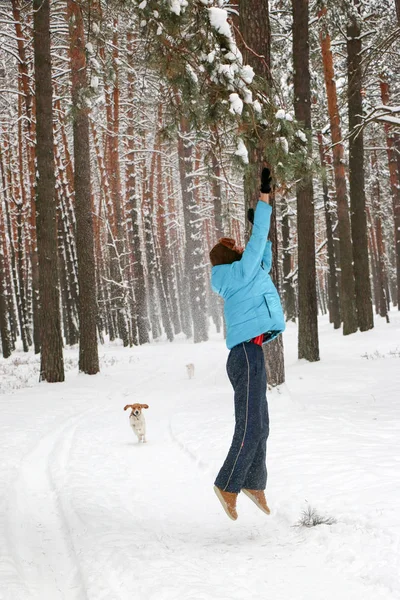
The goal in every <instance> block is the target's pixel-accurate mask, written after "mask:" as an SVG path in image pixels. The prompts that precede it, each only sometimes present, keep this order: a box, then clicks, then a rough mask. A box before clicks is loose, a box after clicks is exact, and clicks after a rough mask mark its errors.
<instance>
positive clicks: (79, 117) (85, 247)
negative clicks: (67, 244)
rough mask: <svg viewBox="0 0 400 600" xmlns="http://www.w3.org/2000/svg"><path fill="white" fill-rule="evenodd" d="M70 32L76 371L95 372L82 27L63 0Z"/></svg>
mask: <svg viewBox="0 0 400 600" xmlns="http://www.w3.org/2000/svg"><path fill="white" fill-rule="evenodd" d="M67 18H68V25H69V35H70V59H71V83H72V86H71V97H72V115H73V134H74V187H75V215H76V251H77V260H78V285H79V370H80V371H83V372H84V373H87V374H88V375H94V374H95V373H98V371H99V356H98V350H97V334H96V322H97V300H96V264H95V259H94V234H93V216H92V210H93V209H92V199H91V182H90V147H89V109H88V106H87V102H85V93H87V76H86V54H85V30H84V24H83V15H82V8H81V6H80V5H79V4H78V2H76V0H67Z"/></svg>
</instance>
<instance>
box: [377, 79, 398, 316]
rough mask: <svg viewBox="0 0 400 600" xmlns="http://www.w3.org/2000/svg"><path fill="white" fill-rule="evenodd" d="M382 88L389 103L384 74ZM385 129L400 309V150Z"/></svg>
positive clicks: (388, 129)
mask: <svg viewBox="0 0 400 600" xmlns="http://www.w3.org/2000/svg"><path fill="white" fill-rule="evenodd" d="M380 88H381V98H382V103H383V104H389V83H388V81H387V80H386V78H385V77H383V76H381V80H380ZM384 129H385V134H386V151H387V157H388V162H389V175H390V189H391V192H392V202H393V217H394V243H395V254H396V281H397V308H398V310H400V150H399V149H397V151H396V143H395V140H396V138H395V134H394V131H393V129H392V128H391V126H390V125H389V123H385V124H384ZM396 154H397V156H396Z"/></svg>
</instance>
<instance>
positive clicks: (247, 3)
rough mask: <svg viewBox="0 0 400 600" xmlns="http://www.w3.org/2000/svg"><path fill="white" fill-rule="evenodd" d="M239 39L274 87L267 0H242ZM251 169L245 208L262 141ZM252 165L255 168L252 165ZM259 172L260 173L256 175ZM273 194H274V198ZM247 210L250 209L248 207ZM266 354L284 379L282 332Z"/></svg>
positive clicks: (277, 377)
mask: <svg viewBox="0 0 400 600" xmlns="http://www.w3.org/2000/svg"><path fill="white" fill-rule="evenodd" d="M239 32H240V35H239V39H238V44H239V47H240V49H241V51H242V53H243V57H244V60H245V62H246V64H249V65H250V66H251V67H252V68H253V69H254V72H255V74H256V76H257V78H259V80H260V82H261V85H262V87H263V88H264V89H265V90H266V91H267V92H270V90H271V82H272V78H271V25H270V19H269V6H268V0H239ZM249 160H250V171H249V174H248V176H247V177H246V178H245V203H246V207H245V208H246V209H247V208H249V207H250V206H254V205H255V203H256V202H257V200H258V194H259V190H258V189H257V187H256V186H255V185H254V184H255V181H256V182H257V183H258V177H257V176H258V173H259V172H260V167H261V165H262V163H263V160H264V150H263V147H262V146H261V145H259V146H258V147H257V148H255V149H254V151H251V152H250V154H249ZM251 167H252V168H251ZM256 173H257V175H256ZM272 198H273V195H271V199H272ZM272 206H273V213H272V219H271V227H270V234H269V237H270V240H271V242H272V246H273V252H274V255H273V262H272V269H271V276H272V278H273V280H274V283H275V285H276V286H277V287H279V270H278V268H277V264H278V233H277V222H276V205H275V201H273V202H272ZM245 212H246V213H247V210H246V211H245ZM264 356H265V362H266V368H267V376H268V382H269V384H270V385H273V386H276V385H280V384H282V383H284V381H285V361H284V353H283V339H282V336H279V337H277V338H276V339H275V340H273V341H272V342H271V343H269V344H267V345H265V346H264Z"/></svg>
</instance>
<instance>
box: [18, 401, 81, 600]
mask: <svg viewBox="0 0 400 600" xmlns="http://www.w3.org/2000/svg"><path fill="white" fill-rule="evenodd" d="M85 416H86V413H84V414H83V415H80V416H79V417H70V418H69V419H67V420H66V422H63V424H62V425H61V426H60V427H57V428H56V429H55V430H54V431H52V432H51V433H49V434H47V435H45V436H44V437H42V438H41V439H40V441H39V443H38V444H37V445H36V446H35V447H33V448H31V449H30V450H29V452H28V453H27V454H26V455H25V456H24V457H23V459H22V462H21V467H20V469H19V473H18V476H17V478H16V481H15V482H14V488H13V491H12V494H11V497H10V499H9V504H8V510H7V511H6V512H7V513H8V531H7V541H8V544H9V547H10V550H11V554H12V556H13V559H14V561H15V562H16V563H17V564H18V566H19V567H20V569H21V570H22V576H23V580H24V583H25V586H26V587H27V588H28V589H30V590H35V591H34V592H33V597H34V598H40V597H46V598H54V599H56V598H63V599H67V598H68V599H71V600H75V599H77V600H78V599H80V598H82V599H83V598H85V597H86V594H85V592H84V586H83V583H82V577H81V573H80V569H79V561H78V560H77V557H76V555H75V552H74V547H73V542H72V540H71V534H70V531H69V527H68V521H67V519H66V517H65V514H64V512H63V508H62V501H61V497H60V493H59V490H58V489H57V487H56V485H55V483H54V480H53V477H52V469H51V465H52V463H53V462H56V463H57V465H58V468H60V469H63V468H65V466H66V463H67V461H68V452H69V448H70V445H71V436H73V434H74V431H75V429H76V426H77V422H78V421H79V420H81V419H83V418H85Z"/></svg>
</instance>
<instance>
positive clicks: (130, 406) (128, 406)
mask: <svg viewBox="0 0 400 600" xmlns="http://www.w3.org/2000/svg"><path fill="white" fill-rule="evenodd" d="M127 408H132V404H127V405H126V406H125V408H124V410H126V409H127Z"/></svg>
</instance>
